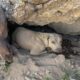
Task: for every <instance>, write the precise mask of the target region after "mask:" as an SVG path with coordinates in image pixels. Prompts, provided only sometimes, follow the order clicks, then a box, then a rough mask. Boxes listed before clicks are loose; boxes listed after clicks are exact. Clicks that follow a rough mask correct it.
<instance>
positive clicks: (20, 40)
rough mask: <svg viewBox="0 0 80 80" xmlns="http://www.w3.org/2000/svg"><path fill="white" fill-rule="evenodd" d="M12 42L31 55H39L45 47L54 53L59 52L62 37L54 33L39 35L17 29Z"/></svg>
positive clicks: (20, 28)
mask: <svg viewBox="0 0 80 80" xmlns="http://www.w3.org/2000/svg"><path fill="white" fill-rule="evenodd" d="M13 41H14V42H15V43H16V44H18V45H19V46H20V47H22V48H24V49H28V50H30V54H31V55H39V54H41V52H42V51H43V50H44V49H45V48H47V47H49V48H51V49H52V51H54V52H60V51H61V41H62V37H61V36H60V35H59V34H56V33H41V32H35V31H31V30H28V29H25V28H22V27H19V28H17V29H16V31H15V32H14V33H13Z"/></svg>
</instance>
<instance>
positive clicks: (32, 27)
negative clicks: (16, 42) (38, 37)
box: [7, 21, 56, 44]
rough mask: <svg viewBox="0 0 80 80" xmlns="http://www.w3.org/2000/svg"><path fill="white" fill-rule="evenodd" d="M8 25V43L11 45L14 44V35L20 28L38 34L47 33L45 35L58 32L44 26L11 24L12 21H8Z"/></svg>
mask: <svg viewBox="0 0 80 80" xmlns="http://www.w3.org/2000/svg"><path fill="white" fill-rule="evenodd" d="M7 23H8V24H7V26H8V41H9V43H10V44H12V34H13V32H14V31H15V30H16V29H17V28H18V27H24V28H26V29H30V30H32V31H36V32H45V33H54V32H56V31H55V30H54V29H52V28H50V27H49V26H48V25H44V26H39V25H28V24H22V25H19V24H17V23H14V22H10V21H8V22H7Z"/></svg>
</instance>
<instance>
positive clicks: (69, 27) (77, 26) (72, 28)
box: [49, 20, 80, 35]
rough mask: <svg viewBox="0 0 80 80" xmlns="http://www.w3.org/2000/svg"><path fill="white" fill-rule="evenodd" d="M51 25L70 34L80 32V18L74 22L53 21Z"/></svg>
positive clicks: (58, 30)
mask: <svg viewBox="0 0 80 80" xmlns="http://www.w3.org/2000/svg"><path fill="white" fill-rule="evenodd" d="M49 26H50V27H51V28H53V29H55V30H56V31H57V32H58V33H63V34H70V35H79V34H80V20H79V21H77V22H75V23H72V24H66V23H52V24H50V25H49Z"/></svg>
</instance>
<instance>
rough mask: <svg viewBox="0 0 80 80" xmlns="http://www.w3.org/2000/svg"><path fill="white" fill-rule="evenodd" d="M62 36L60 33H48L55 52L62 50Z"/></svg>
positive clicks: (50, 45)
mask: <svg viewBox="0 0 80 80" xmlns="http://www.w3.org/2000/svg"><path fill="white" fill-rule="evenodd" d="M61 44H62V36H61V35H59V34H55V33H53V34H49V35H48V46H47V47H49V48H51V50H52V51H53V52H58V53H59V52H61V51H62V45H61Z"/></svg>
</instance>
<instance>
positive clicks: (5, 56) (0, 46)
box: [0, 40, 13, 63]
mask: <svg viewBox="0 0 80 80" xmlns="http://www.w3.org/2000/svg"><path fill="white" fill-rule="evenodd" d="M12 57H13V56H12V52H11V50H10V46H9V45H8V44H7V42H6V41H4V40H0V59H1V60H5V61H7V62H10V63H11V62H12Z"/></svg>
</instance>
